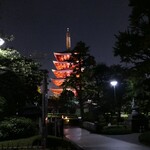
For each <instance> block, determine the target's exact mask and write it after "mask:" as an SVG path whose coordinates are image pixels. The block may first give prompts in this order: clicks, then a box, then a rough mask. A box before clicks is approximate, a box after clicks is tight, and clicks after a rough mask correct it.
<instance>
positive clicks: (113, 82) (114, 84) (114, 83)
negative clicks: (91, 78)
mask: <svg viewBox="0 0 150 150" xmlns="http://www.w3.org/2000/svg"><path fill="white" fill-rule="evenodd" d="M110 84H111V85H112V86H114V87H115V86H116V85H117V84H118V82H117V81H115V80H114V81H111V82H110Z"/></svg>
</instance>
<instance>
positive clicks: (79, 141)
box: [64, 127, 150, 150]
mask: <svg viewBox="0 0 150 150" xmlns="http://www.w3.org/2000/svg"><path fill="white" fill-rule="evenodd" d="M64 134H65V137H66V138H67V139H69V140H70V141H72V142H73V143H75V144H76V145H78V146H79V147H81V148H82V149H83V150H150V147H147V146H145V145H142V144H141V143H139V141H138V135H139V134H138V133H133V134H127V135H110V136H105V135H99V134H94V133H90V132H89V131H87V130H85V129H81V128H79V127H71V128H65V129H64Z"/></svg>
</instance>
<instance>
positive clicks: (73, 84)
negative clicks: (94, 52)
mask: <svg viewBox="0 0 150 150" xmlns="http://www.w3.org/2000/svg"><path fill="white" fill-rule="evenodd" d="M69 61H70V62H71V63H72V64H73V66H74V69H73V73H72V74H71V75H70V77H68V78H66V80H65V82H64V84H63V86H64V88H65V89H66V88H67V87H69V88H73V89H75V90H76V93H77V98H78V101H79V104H80V110H81V116H82V117H83V116H84V111H83V103H84V101H85V100H86V98H85V97H84V91H85V87H86V85H87V83H88V81H87V79H86V76H85V73H86V72H87V71H88V70H89V69H90V68H91V67H93V66H94V65H95V64H96V63H95V59H94V57H93V56H91V55H90V53H89V47H88V46H86V44H85V43H84V42H82V41H80V42H78V43H77V44H76V46H75V47H74V49H73V50H72V51H71V58H70V60H69Z"/></svg>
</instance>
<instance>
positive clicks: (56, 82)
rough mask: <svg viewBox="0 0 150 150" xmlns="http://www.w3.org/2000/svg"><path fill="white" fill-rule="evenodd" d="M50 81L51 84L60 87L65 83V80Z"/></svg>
mask: <svg viewBox="0 0 150 150" xmlns="http://www.w3.org/2000/svg"><path fill="white" fill-rule="evenodd" d="M51 81H52V82H53V84H55V85H56V86H61V85H62V84H63V82H64V81H65V79H51Z"/></svg>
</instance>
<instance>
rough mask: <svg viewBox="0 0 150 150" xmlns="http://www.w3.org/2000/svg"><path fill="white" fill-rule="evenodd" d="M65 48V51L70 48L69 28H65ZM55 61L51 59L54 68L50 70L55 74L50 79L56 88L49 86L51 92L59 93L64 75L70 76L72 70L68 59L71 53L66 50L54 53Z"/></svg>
mask: <svg viewBox="0 0 150 150" xmlns="http://www.w3.org/2000/svg"><path fill="white" fill-rule="evenodd" d="M66 48H67V51H69V50H70V48H71V38H70V32H69V28H67V33H66ZM54 56H55V59H56V60H55V61H53V63H54V65H55V68H56V69H52V72H53V73H54V75H55V77H56V78H55V79H51V81H52V83H53V84H54V85H55V86H56V88H51V91H52V92H53V94H54V95H60V94H61V93H62V91H63V89H62V87H61V86H62V84H63V82H64V80H65V78H66V77H68V76H70V74H71V73H72V72H73V69H72V67H71V66H72V65H71V63H70V62H68V60H69V59H70V56H71V53H69V52H67V53H65V52H60V53H55V52H54Z"/></svg>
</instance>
